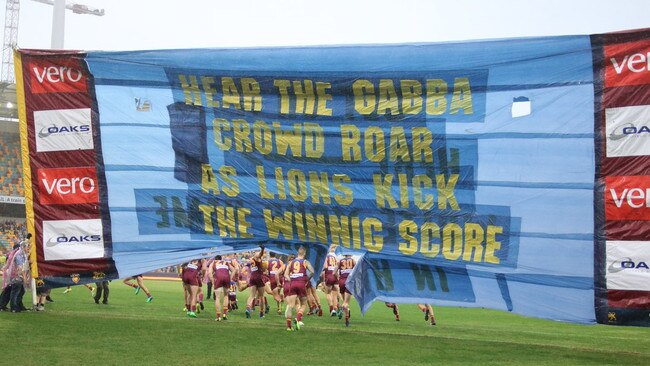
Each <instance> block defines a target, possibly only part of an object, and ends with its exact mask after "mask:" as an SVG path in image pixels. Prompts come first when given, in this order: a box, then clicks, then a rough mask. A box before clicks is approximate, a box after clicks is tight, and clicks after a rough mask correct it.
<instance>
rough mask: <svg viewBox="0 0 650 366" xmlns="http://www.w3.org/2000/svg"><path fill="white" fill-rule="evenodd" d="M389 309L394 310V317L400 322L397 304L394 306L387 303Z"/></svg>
mask: <svg viewBox="0 0 650 366" xmlns="http://www.w3.org/2000/svg"><path fill="white" fill-rule="evenodd" d="M384 304H386V307H387V308H391V309H393V315H395V321H396V322H398V321H399V308H398V307H397V304H393V303H392V302H385V303H384Z"/></svg>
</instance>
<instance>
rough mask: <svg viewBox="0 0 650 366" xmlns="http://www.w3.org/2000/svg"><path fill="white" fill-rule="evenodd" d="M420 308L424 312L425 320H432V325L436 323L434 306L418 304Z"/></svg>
mask: <svg viewBox="0 0 650 366" xmlns="http://www.w3.org/2000/svg"><path fill="white" fill-rule="evenodd" d="M418 308H420V310H422V312H423V313H424V321H429V320H431V325H436V317H435V316H434V315H433V306H431V305H430V304H418Z"/></svg>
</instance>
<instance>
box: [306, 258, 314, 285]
mask: <svg viewBox="0 0 650 366" xmlns="http://www.w3.org/2000/svg"><path fill="white" fill-rule="evenodd" d="M305 267H307V272H309V274H308V275H307V280H308V281H309V280H311V278H312V277H314V267H312V265H311V263H309V261H308V260H305Z"/></svg>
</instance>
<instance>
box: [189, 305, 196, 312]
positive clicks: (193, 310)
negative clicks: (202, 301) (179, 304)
mask: <svg viewBox="0 0 650 366" xmlns="http://www.w3.org/2000/svg"><path fill="white" fill-rule="evenodd" d="M190 311H191V312H193V313H196V305H193V306H192V308H191V310H190Z"/></svg>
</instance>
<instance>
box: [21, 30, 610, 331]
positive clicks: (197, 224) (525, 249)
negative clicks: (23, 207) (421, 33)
mask: <svg viewBox="0 0 650 366" xmlns="http://www.w3.org/2000/svg"><path fill="white" fill-rule="evenodd" d="M593 52H594V50H593V47H592V42H591V38H590V37H589V36H566V37H546V38H530V39H515V40H496V41H484V42H465V43H448V44H425V45H395V46H350V47H312V48H273V49H201V50H177V51H174V50H166V51H133V52H89V53H87V54H83V55H78V56H72V58H75V57H77V58H78V59H82V60H83V61H82V63H81V66H79V67H80V68H82V69H83V70H84V72H85V74H84V75H87V78H88V79H87V86H88V90H87V91H88V93H89V97H90V99H89V100H90V102H91V105H90V106H89V108H90V109H91V110H92V117H91V122H92V128H93V130H92V133H93V135H92V137H93V140H92V141H91V143H92V144H93V145H92V149H93V151H94V152H95V153H96V163H95V167H96V174H97V187H98V189H99V196H98V197H97V206H96V207H97V210H98V211H97V216H96V217H97V219H98V220H100V221H101V229H100V230H101V234H102V240H103V245H104V247H103V248H104V252H103V257H104V258H110V259H111V260H112V263H110V265H109V266H108V267H110V268H112V269H113V270H112V272H111V270H108V272H109V273H110V274H109V275H108V276H113V277H125V276H130V275H134V274H137V273H141V272H143V271H147V270H152V269H156V268H159V267H163V266H168V265H173V264H177V263H179V262H181V261H184V260H187V259H190V258H194V257H200V256H208V255H214V254H218V253H228V252H235V251H243V250H250V249H254V248H255V247H257V245H259V244H265V245H266V246H267V247H270V248H271V249H272V250H275V251H278V252H282V253H288V252H292V251H295V249H296V248H297V247H298V246H299V245H306V246H308V247H309V248H310V254H309V256H310V258H311V260H312V262H313V263H314V264H316V265H317V266H318V267H319V268H321V266H322V262H323V257H324V254H325V252H326V250H327V247H328V246H329V245H330V244H337V245H339V252H340V253H351V254H354V255H358V256H359V257H358V258H359V260H358V264H357V266H356V267H355V270H354V272H353V273H352V275H351V276H350V278H349V280H348V283H349V288H350V289H351V291H352V292H353V295H354V296H355V298H357V300H358V301H359V303H360V305H361V307H362V310H365V309H367V308H368V306H369V304H370V303H371V302H372V301H374V300H383V301H390V302H401V303H403V302H409V303H432V304H435V305H452V306H464V307H487V308H493V309H501V310H505V311H511V312H515V313H518V314H524V315H529V316H536V317H542V318H547V319H555V320H564V321H571V322H580V323H593V322H595V321H596V315H595V314H596V312H595V288H596V285H595V283H598V278H596V282H595V278H594V268H595V267H594V265H595V262H594V257H595V253H596V252H595V250H596V249H595V248H597V247H596V246H595V235H594V227H595V222H596V221H595V215H594V207H595V206H594V204H595V203H594V202H595V200H594V198H595V197H594V192H595V184H594V179H595V178H594V177H595V174H596V173H595V172H596V162H595V159H596V151H595V137H596V134H595V117H594V116H595V115H597V113H598V111H597V110H595V106H596V99H595V95H597V91H596V90H595V85H596V84H597V82H598V81H597V80H595V78H594V75H596V76H597V75H598V73H597V72H595V71H594V67H593V65H594V58H593ZM23 62H25V61H24V60H23ZM28 67H29V66H26V67H25V69H26V70H29V69H28ZM39 70H40V69H39ZM44 70H45V69H44ZM59 70H63V69H59ZM42 75H47V74H42ZM72 76H73V77H72V79H75V76H76V74H73V75H72ZM80 77H81V76H80ZM597 78H598V76H597ZM37 79H38V78H37ZM37 79H34V78H32V80H37ZM77 80H78V79H77ZM73 81H74V80H73ZM31 89H32V90H31V92H32V93H40V92H39V91H38V90H40V89H35V88H34V82H33V81H32V85H31ZM43 90H45V89H43ZM82 91H83V90H81V91H80V90H67V91H65V93H67V95H68V96H74V95H77V94H76V93H79V92H82ZM43 93H45V92H43ZM35 95H36V94H35ZM73 132H74V131H73ZM38 138H40V137H38V136H36V140H37V141H36V142H37V143H38ZM68 142H69V141H68ZM68 142H66V143H68ZM67 150H69V151H72V150H73V149H67ZM35 156H36V155H35ZM32 158H33V159H34V157H32ZM74 166H79V165H74ZM41 170H42V169H41ZM43 174H44V173H43ZM43 194H44V193H42V192H41V195H43ZM41 198H42V197H41ZM34 199H35V200H36V197H35V198H34ZM37 216H38V214H37ZM93 217H94V216H92V214H90V213H89V214H88V215H86V216H84V217H83V219H86V220H89V219H92V218H93ZM68 219H70V218H69V217H68ZM36 221H37V223H36V227H37V229H36V231H37V232H38V231H39V230H42V231H43V232H45V231H46V230H48V227H49V226H51V225H54V224H51V223H49V221H47V220H46V221H45V222H43V223H42V224H39V223H38V217H36ZM48 225H49V226H48ZM56 225H58V224H56ZM43 235H45V234H43ZM48 250H50V249H48ZM47 253H49V252H45V256H47ZM53 253H54V252H53ZM56 254H57V255H59V256H63V258H60V257H52V258H53V260H57V259H59V260H61V259H71V258H68V257H65V253H63V254H61V253H59V252H56ZM38 255H39V256H42V254H40V252H39V254H38ZM46 261H47V259H46V258H45V259H44V260H43V262H46ZM44 265H46V264H44ZM108 267H107V268H108ZM52 273H54V274H56V271H53V272H52ZM45 277H47V276H45ZM56 277H57V276H55V275H52V276H51V278H52V280H53V281H54V278H56Z"/></svg>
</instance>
